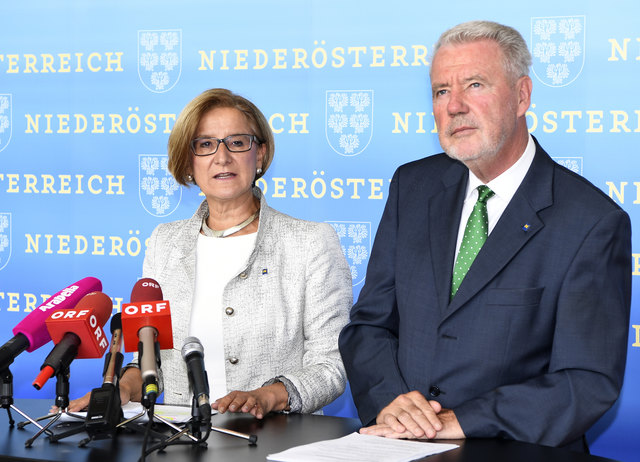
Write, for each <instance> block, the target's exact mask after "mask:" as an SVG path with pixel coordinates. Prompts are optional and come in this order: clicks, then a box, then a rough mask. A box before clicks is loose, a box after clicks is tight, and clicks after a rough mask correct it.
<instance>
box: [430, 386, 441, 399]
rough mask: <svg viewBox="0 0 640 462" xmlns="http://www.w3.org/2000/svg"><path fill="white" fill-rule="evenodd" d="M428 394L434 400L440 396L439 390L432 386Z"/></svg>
mask: <svg viewBox="0 0 640 462" xmlns="http://www.w3.org/2000/svg"><path fill="white" fill-rule="evenodd" d="M429 394H430V395H431V396H433V397H434V398H435V397H436V396H438V395H440V389H439V388H438V387H436V386H435V385H433V386H432V387H430V388H429Z"/></svg>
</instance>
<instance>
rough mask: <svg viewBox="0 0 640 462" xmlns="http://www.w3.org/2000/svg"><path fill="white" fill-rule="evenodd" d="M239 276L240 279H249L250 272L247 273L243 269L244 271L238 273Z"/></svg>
mask: <svg viewBox="0 0 640 462" xmlns="http://www.w3.org/2000/svg"><path fill="white" fill-rule="evenodd" d="M238 277H239V278H240V279H247V277H248V274H247V273H245V272H244V271H243V272H242V273H240V274H239V275H238Z"/></svg>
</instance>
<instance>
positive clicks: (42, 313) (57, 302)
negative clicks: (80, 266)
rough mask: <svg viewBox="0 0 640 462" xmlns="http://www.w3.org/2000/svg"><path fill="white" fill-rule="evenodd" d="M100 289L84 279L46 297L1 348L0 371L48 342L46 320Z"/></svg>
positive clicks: (93, 282) (91, 280)
mask: <svg viewBox="0 0 640 462" xmlns="http://www.w3.org/2000/svg"><path fill="white" fill-rule="evenodd" d="M97 290H102V284H101V283H100V280H99V279H96V278H93V277H87V278H84V279H81V280H79V281H78V282H76V283H73V284H71V285H70V286H68V287H65V288H64V289H62V290H61V291H59V292H57V293H56V294H55V295H53V296H51V297H49V298H48V299H47V300H46V301H45V302H44V303H43V304H42V305H40V306H39V307H37V308H36V309H34V310H33V311H31V313H29V314H28V315H27V316H25V318H24V319H23V320H22V321H20V322H19V323H18V325H17V326H16V327H14V328H13V335H14V337H13V338H12V339H11V340H9V341H8V342H7V343H5V344H4V345H3V346H2V347H0V371H3V370H5V369H6V368H7V367H9V366H10V365H11V363H12V362H13V360H14V359H15V358H16V356H18V355H19V354H20V353H22V352H23V351H24V350H27V351H28V352H32V351H34V350H36V349H38V348H40V347H41V346H42V345H44V344H45V343H47V342H48V341H49V340H51V335H50V334H49V331H48V330H47V327H46V325H45V320H46V319H47V318H48V317H49V315H50V314H51V311H52V310H53V309H54V308H56V309H58V310H67V309H70V308H73V307H75V306H76V304H77V303H78V302H79V301H80V299H81V298H82V297H84V296H85V295H87V294H88V293H90V292H94V291H97Z"/></svg>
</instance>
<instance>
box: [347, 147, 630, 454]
mask: <svg viewBox="0 0 640 462" xmlns="http://www.w3.org/2000/svg"><path fill="white" fill-rule="evenodd" d="M536 148H537V149H536V154H535V158H534V160H533V163H532V165H531V168H530V169H529V171H528V172H527V175H526V177H525V178H524V180H523V182H522V184H521V185H520V187H519V189H518V191H517V192H516V193H515V195H514V196H513V198H512V200H511V202H510V203H509V205H508V206H507V208H506V210H505V211H504V213H503V215H502V216H501V218H500V220H499V221H498V223H497V224H496V226H495V228H494V229H493V231H492V232H491V234H490V235H489V237H488V239H487V241H486V243H485V245H484V246H483V248H482V249H481V250H480V253H479V254H478V256H477V258H476V260H475V261H474V263H473V265H472V266H471V269H470V270H469V273H467V276H466V277H465V279H464V280H463V282H462V285H461V286H460V289H459V290H458V292H457V294H456V295H455V297H454V298H453V300H452V301H451V302H450V301H449V293H450V287H451V271H452V268H453V259H454V253H455V247H456V237H457V233H458V225H459V222H460V214H461V209H462V203H463V199H464V194H465V191H466V185H467V178H468V169H467V168H466V167H465V166H464V165H463V164H461V163H460V162H457V161H454V160H452V159H450V158H449V157H447V156H446V155H444V154H440V155H436V156H432V157H428V158H425V159H422V160H419V161H416V162H412V163H409V164H406V165H404V166H401V167H400V168H399V169H398V170H397V171H396V173H395V174H394V177H393V179H392V181H391V185H390V189H389V197H388V200H387V204H386V207H385V210H384V214H383V216H382V220H381V222H380V226H379V228H378V232H377V235H376V239H375V242H374V246H373V250H372V254H371V258H370V261H369V267H368V269H367V279H366V283H365V286H364V287H363V289H362V292H361V294H360V297H359V300H358V302H357V303H356V304H355V305H354V307H353V309H352V311H351V321H350V323H349V324H348V325H347V326H346V327H345V328H344V330H343V331H342V333H341V335H340V351H341V353H342V357H343V360H344V363H345V366H346V369H347V374H348V378H349V381H350V384H351V390H352V393H353V397H354V401H355V404H356V407H357V409H358V413H359V415H360V419H361V420H362V422H363V423H364V424H365V425H367V424H369V423H371V422H372V421H373V420H374V419H375V417H376V415H377V414H378V412H379V411H380V410H381V409H382V408H383V407H384V406H386V405H387V404H388V403H389V402H391V401H392V400H393V399H394V398H395V397H396V396H398V395H399V394H402V393H407V392H409V391H411V390H418V391H420V392H422V393H423V394H424V395H425V396H426V397H427V398H430V399H436V400H437V401H439V402H440V403H441V404H442V405H443V406H444V407H446V408H451V409H453V410H454V411H455V414H456V416H457V418H458V420H459V422H460V425H461V427H462V429H463V431H464V433H465V435H466V436H467V437H504V438H510V439H516V440H520V441H528V442H536V443H540V444H546V445H550V446H562V445H567V444H571V445H572V446H574V447H575V443H576V442H577V441H579V440H580V439H581V437H582V436H583V434H584V432H585V431H586V430H587V429H588V428H589V427H590V426H591V425H592V424H593V423H594V422H595V421H596V420H597V419H598V418H599V417H600V416H602V414H603V413H604V412H605V411H606V410H607V409H608V408H609V407H610V406H611V405H612V404H613V402H614V401H615V400H616V398H617V397H618V393H619V390H620V387H621V385H622V379H623V375H624V368H625V360H626V345H627V337H628V328H629V324H628V323H629V311H630V303H631V302H630V299H631V227H630V222H629V217H628V216H627V214H626V213H625V212H624V211H623V210H621V209H620V207H618V206H617V205H616V204H615V203H614V202H613V201H612V200H611V199H610V198H609V197H608V196H606V195H605V194H603V193H602V192H601V191H600V190H599V189H597V188H596V187H594V186H593V185H592V184H591V183H589V182H588V181H587V180H585V179H584V178H582V177H581V176H579V175H576V174H574V173H573V172H571V171H569V170H567V169H565V168H564V167H562V166H560V165H558V164H556V163H555V162H553V161H552V160H551V158H550V157H549V156H548V154H547V153H546V152H544V150H543V149H542V148H541V147H540V146H539V145H538V144H537V142H536Z"/></svg>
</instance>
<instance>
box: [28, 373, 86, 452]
mask: <svg viewBox="0 0 640 462" xmlns="http://www.w3.org/2000/svg"><path fill="white" fill-rule="evenodd" d="M70 374H71V371H70V370H69V366H66V367H62V368H61V369H60V371H59V372H58V373H57V374H56V401H55V404H56V406H57V407H58V412H56V413H54V414H48V415H46V416H44V417H40V418H38V419H36V420H43V419H51V420H49V423H47V425H45V426H44V427H42V428H41V429H40V430H39V431H38V433H36V434H35V435H33V437H31V438H29V439H28V440H27V441H25V442H24V446H25V447H26V448H30V447H31V445H32V444H33V442H34V441H35V440H36V439H38V437H39V436H40V435H41V434H42V433H45V432H46V433H47V434H48V435H49V437H50V438H51V437H52V436H53V435H52V432H51V431H50V430H49V427H51V426H52V425H53V424H54V423H55V422H57V421H58V420H59V419H60V417H62V414H66V415H68V416H71V417H75V418H77V419H83V417H82V416H79V415H77V414H73V413H71V412H68V411H67V408H68V407H69V375H70ZM28 423H29V422H20V423H19V424H18V426H19V427H20V428H22V427H24V426H25V425H28Z"/></svg>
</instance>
